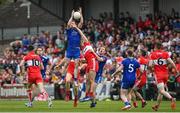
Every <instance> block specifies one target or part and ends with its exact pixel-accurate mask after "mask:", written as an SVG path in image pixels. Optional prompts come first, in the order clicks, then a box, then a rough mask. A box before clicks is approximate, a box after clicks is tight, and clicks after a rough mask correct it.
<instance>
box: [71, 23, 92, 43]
mask: <svg viewBox="0 0 180 113" xmlns="http://www.w3.org/2000/svg"><path fill="white" fill-rule="evenodd" d="M73 27H74V28H76V29H77V30H78V32H79V33H80V35H81V37H82V39H83V41H84V42H89V40H88V39H87V37H86V36H85V35H84V33H83V32H82V31H81V30H80V29H79V28H78V27H77V26H76V25H73Z"/></svg>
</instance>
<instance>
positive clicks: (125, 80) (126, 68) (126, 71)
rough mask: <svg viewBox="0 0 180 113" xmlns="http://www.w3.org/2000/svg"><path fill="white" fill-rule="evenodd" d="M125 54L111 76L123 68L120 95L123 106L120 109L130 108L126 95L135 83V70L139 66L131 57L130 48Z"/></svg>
mask: <svg viewBox="0 0 180 113" xmlns="http://www.w3.org/2000/svg"><path fill="white" fill-rule="evenodd" d="M127 56H128V57H127V58H126V59H124V60H123V61H122V63H121V65H120V67H119V68H118V69H117V71H116V72H114V73H113V74H112V76H114V75H116V74H117V73H119V72H120V71H121V70H123V73H122V75H123V76H122V83H121V94H120V95H121V99H122V101H123V102H124V105H125V106H124V107H123V108H122V110H128V109H130V108H131V104H130V102H129V100H128V99H129V97H128V96H129V95H130V92H129V91H130V90H131V89H132V88H133V86H134V84H135V81H136V70H137V69H138V68H140V64H139V63H138V61H136V60H135V58H134V57H133V51H132V50H131V49H129V50H128V51H127Z"/></svg>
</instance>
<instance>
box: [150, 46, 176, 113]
mask: <svg viewBox="0 0 180 113" xmlns="http://www.w3.org/2000/svg"><path fill="white" fill-rule="evenodd" d="M167 63H170V64H171V65H172V66H173V68H174V69H175V70H176V72H177V73H178V71H177V68H176V66H175V64H174V62H173V61H172V59H171V58H170V56H169V54H168V52H165V51H163V50H161V43H156V44H155V51H153V52H151V54H150V62H149V66H150V67H153V70H154V75H155V79H156V82H157V88H158V93H159V95H158V97H157V102H158V103H157V104H156V105H155V106H153V107H152V108H153V109H154V110H155V111H157V110H158V108H159V106H160V103H161V100H162V97H163V96H165V97H166V98H168V99H169V100H171V108H172V109H175V106H176V104H175V99H174V98H173V97H172V96H171V95H170V94H169V93H168V92H167V91H165V88H164V87H165V84H166V83H167V81H168V76H169V75H168V67H167Z"/></svg>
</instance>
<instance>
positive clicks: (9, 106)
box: [0, 100, 180, 112]
mask: <svg viewBox="0 0 180 113" xmlns="http://www.w3.org/2000/svg"><path fill="white" fill-rule="evenodd" d="M25 102H26V101H9V100H8V101H7V100H0V112H122V110H121V108H122V107H123V103H122V102H121V101H101V102H98V104H97V106H96V108H89V104H90V102H85V103H79V104H78V107H77V108H74V107H73V102H72V101H69V102H65V101H53V107H52V108H48V107H47V102H34V105H33V107H32V108H27V107H25V105H24V103H25ZM153 104H155V102H151V101H148V105H147V106H146V107H145V108H143V109H142V108H141V103H140V102H139V107H138V108H132V109H131V110H129V111H130V112H153V110H152V109H151V107H152V105H153ZM159 112H172V110H171V108H170V101H163V102H162V104H161V107H160V109H159ZM174 112H180V101H177V103H176V110H174Z"/></svg>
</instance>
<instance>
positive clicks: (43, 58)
mask: <svg viewBox="0 0 180 113" xmlns="http://www.w3.org/2000/svg"><path fill="white" fill-rule="evenodd" d="M40 58H41V60H42V63H43V66H44V69H43V70H41V74H42V77H43V78H46V68H47V65H48V62H49V58H48V57H47V56H40Z"/></svg>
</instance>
